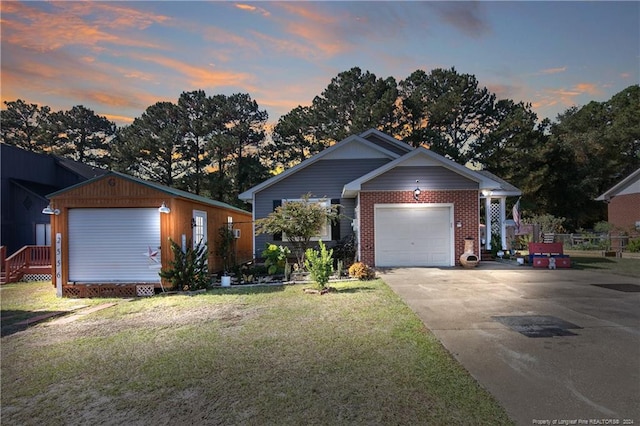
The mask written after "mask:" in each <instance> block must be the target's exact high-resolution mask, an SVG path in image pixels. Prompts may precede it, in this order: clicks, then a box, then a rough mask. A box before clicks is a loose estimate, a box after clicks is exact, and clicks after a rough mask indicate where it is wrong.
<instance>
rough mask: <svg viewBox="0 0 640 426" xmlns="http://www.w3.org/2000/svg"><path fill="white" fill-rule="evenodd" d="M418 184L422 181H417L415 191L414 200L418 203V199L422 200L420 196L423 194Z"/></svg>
mask: <svg viewBox="0 0 640 426" xmlns="http://www.w3.org/2000/svg"><path fill="white" fill-rule="evenodd" d="M418 183H420V181H419V180H416V189H414V190H413V199H414V200H416V201H418V199H419V198H420V194H421V193H422V191H421V190H420V187H419V186H418Z"/></svg>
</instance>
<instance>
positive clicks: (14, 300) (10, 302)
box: [0, 281, 119, 335]
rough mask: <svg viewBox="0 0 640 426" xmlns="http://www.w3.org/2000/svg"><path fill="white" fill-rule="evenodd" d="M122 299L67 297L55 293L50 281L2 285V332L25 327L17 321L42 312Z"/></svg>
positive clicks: (68, 309) (0, 294) (3, 333)
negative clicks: (18, 324)
mask: <svg viewBox="0 0 640 426" xmlns="http://www.w3.org/2000/svg"><path fill="white" fill-rule="evenodd" d="M113 300H116V301H117V300H119V299H67V298H60V297H56V289H55V287H53V286H52V285H51V282H44V281H40V282H19V283H11V284H5V285H3V286H0V306H1V307H2V311H1V312H2V316H1V321H2V335H5V334H7V333H11V332H14V331H16V330H17V329H21V328H24V327H17V326H15V325H16V324H17V323H20V322H22V321H25V320H28V319H30V318H34V317H37V316H40V315H44V314H47V313H54V312H67V311H71V310H74V309H77V308H79V307H82V306H92V305H97V304H100V303H105V302H106V301H113Z"/></svg>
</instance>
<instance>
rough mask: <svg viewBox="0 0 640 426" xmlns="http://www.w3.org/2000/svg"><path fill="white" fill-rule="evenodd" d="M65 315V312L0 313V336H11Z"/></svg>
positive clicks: (4, 311)
mask: <svg viewBox="0 0 640 426" xmlns="http://www.w3.org/2000/svg"><path fill="white" fill-rule="evenodd" d="M65 313H66V311H20V310H3V311H0V315H1V316H0V318H1V321H2V327H1V328H0V336H1V337H5V336H10V335H11V334H14V333H17V332H19V331H22V330H25V329H26V328H27V327H29V326H30V325H33V324H36V323H39V322H41V321H45V320H48V319H50V318H53V317H56V316H59V315H62V314H65Z"/></svg>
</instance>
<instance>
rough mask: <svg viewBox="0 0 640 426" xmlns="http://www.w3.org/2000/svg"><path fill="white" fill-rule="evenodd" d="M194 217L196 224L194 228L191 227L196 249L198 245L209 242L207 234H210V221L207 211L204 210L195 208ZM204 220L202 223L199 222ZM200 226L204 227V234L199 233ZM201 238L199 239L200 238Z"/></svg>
mask: <svg viewBox="0 0 640 426" xmlns="http://www.w3.org/2000/svg"><path fill="white" fill-rule="evenodd" d="M192 218H193V221H194V225H195V226H193V228H192V229H191V238H192V240H193V241H192V245H193V248H194V249H195V248H196V247H198V246H199V245H200V244H201V243H205V244H206V243H207V240H208V238H207V235H208V231H209V230H208V229H207V222H208V218H207V212H206V211H204V210H193V212H192ZM199 222H202V223H199ZM199 228H202V232H201V233H202V235H199V234H200V232H199ZM197 237H198V238H199V239H198V238H197Z"/></svg>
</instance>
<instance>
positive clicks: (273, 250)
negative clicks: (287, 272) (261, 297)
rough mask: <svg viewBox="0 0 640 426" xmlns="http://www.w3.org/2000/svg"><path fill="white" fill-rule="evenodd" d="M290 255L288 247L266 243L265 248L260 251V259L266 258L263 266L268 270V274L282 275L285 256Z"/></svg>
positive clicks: (285, 260)
mask: <svg viewBox="0 0 640 426" xmlns="http://www.w3.org/2000/svg"><path fill="white" fill-rule="evenodd" d="M290 254H291V250H289V247H285V246H277V245H275V244H269V243H267V248H265V249H264V250H263V251H262V257H264V258H266V260H265V262H264V265H265V266H266V267H267V268H268V271H269V274H270V275H273V274H276V273H283V272H284V268H285V264H286V262H287V256H289V255H290Z"/></svg>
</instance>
